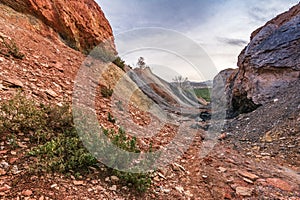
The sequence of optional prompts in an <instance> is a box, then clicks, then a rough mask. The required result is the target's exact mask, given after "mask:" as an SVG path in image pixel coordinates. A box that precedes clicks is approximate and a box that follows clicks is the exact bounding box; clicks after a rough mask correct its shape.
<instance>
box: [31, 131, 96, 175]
mask: <svg viewBox="0 0 300 200" xmlns="http://www.w3.org/2000/svg"><path fill="white" fill-rule="evenodd" d="M30 155H34V156H38V157H39V159H40V161H41V166H42V167H43V168H45V169H48V170H51V171H53V172H57V171H58V172H62V173H63V172H70V171H74V172H79V171H86V170H87V169H88V166H93V165H95V164H97V162H98V161H97V159H96V158H94V157H93V156H92V155H91V154H90V153H89V152H88V151H87V150H86V148H85V147H84V146H83V144H82V142H81V140H80V139H79V137H78V136H77V135H76V134H74V135H72V134H71V135H68V134H67V135H60V136H58V137H55V138H53V139H52V140H51V141H49V142H46V143H45V144H44V145H40V146H38V147H37V148H35V149H33V150H32V151H31V152H30Z"/></svg>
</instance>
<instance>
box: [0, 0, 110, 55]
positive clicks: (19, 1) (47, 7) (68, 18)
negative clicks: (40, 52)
mask: <svg viewBox="0 0 300 200" xmlns="http://www.w3.org/2000/svg"><path fill="white" fill-rule="evenodd" d="M0 3H2V4H5V5H8V6H10V7H11V8H13V9H14V10H16V11H18V12H22V13H26V14H29V15H33V16H34V17H36V18H38V19H40V20H41V21H43V22H44V23H45V24H46V25H48V26H50V27H51V28H52V29H54V31H55V32H57V33H58V34H59V36H60V38H61V39H62V40H63V41H64V42H65V43H66V44H67V45H68V46H70V47H72V48H74V49H76V50H80V51H82V52H84V53H87V52H89V51H90V50H92V49H93V48H94V47H95V46H96V45H98V44H99V43H100V42H102V41H104V40H107V39H111V40H112V42H111V44H110V47H113V48H114V43H113V35H112V29H111V26H110V24H109V22H108V21H107V19H106V18H105V16H104V14H103V12H102V10H101V8H100V7H99V6H98V4H97V3H96V2H95V1H93V0H62V1H59V0H14V1H12V0H0Z"/></svg>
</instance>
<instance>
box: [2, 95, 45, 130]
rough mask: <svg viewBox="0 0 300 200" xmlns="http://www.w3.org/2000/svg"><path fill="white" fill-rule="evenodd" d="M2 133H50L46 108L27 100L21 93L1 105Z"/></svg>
mask: <svg viewBox="0 0 300 200" xmlns="http://www.w3.org/2000/svg"><path fill="white" fill-rule="evenodd" d="M0 110H1V112H0V131H1V132H2V133H5V132H6V133H11V134H18V133H21V132H22V133H24V134H26V135H31V134H32V133H33V132H34V133H42V132H48V131H49V130H48V127H47V121H48V120H47V117H48V116H47V114H46V112H44V108H43V107H40V105H37V104H35V103H34V102H33V101H31V100H28V99H26V97H24V96H22V95H21V93H19V94H17V95H16V96H15V97H14V98H12V99H10V100H8V101H6V102H3V103H2V104H1V105H0Z"/></svg>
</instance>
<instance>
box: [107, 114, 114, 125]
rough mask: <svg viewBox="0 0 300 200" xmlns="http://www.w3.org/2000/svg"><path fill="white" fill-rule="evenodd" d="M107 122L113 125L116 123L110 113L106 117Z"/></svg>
mask: <svg viewBox="0 0 300 200" xmlns="http://www.w3.org/2000/svg"><path fill="white" fill-rule="evenodd" d="M107 120H108V121H109V122H111V123H113V124H115V123H116V118H114V117H113V116H112V115H111V114H110V112H109V113H108V115H107Z"/></svg>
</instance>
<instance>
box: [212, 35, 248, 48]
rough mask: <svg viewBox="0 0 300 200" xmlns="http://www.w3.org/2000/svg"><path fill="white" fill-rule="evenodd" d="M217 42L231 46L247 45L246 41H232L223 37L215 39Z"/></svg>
mask: <svg viewBox="0 0 300 200" xmlns="http://www.w3.org/2000/svg"><path fill="white" fill-rule="evenodd" d="M217 40H218V41H220V42H222V43H225V44H228V45H232V46H239V47H240V46H244V45H246V44H247V41H246V40H242V39H233V38H225V37H217Z"/></svg>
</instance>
